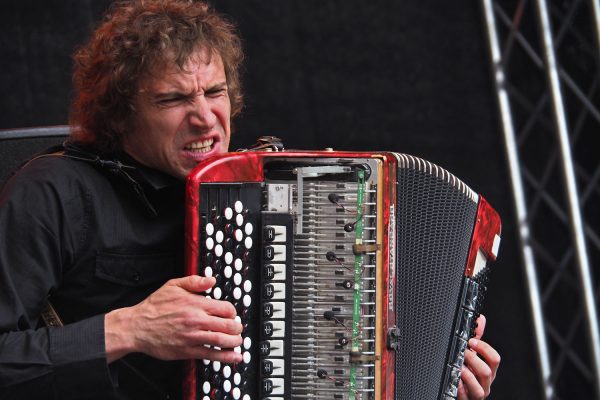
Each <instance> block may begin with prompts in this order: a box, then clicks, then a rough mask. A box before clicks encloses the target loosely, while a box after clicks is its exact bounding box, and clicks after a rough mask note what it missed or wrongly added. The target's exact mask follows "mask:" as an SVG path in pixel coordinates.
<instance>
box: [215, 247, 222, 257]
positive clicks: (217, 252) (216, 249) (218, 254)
mask: <svg viewBox="0 0 600 400" xmlns="http://www.w3.org/2000/svg"><path fill="white" fill-rule="evenodd" d="M222 255H223V246H221V245H220V244H218V245H216V246H215V256H217V257H221V256H222Z"/></svg>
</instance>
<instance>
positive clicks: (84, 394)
mask: <svg viewBox="0 0 600 400" xmlns="http://www.w3.org/2000/svg"><path fill="white" fill-rule="evenodd" d="M65 155H66V156H68V157H65ZM91 158H92V157H90V156H88V155H87V154H84V153H80V152H78V151H74V152H73V151H67V152H66V153H65V154H64V155H61V154H49V155H45V156H42V157H40V158H37V159H34V160H33V161H32V162H30V163H29V164H27V165H26V166H25V167H24V168H22V169H21V170H20V171H19V172H18V173H17V174H16V175H15V176H13V177H12V178H11V179H10V180H9V181H8V182H7V183H6V185H5V186H4V188H3V190H2V192H1V193H0V232H1V234H0V398H2V399H7V398H15V399H25V398H27V399H35V398H43V399H51V398H56V399H71V398H73V399H87V398H89V399H92V398H98V399H109V398H131V399H135V398H140V399H153V398H156V399H160V398H169V397H170V398H175V397H176V396H177V394H176V392H177V391H178V389H179V386H180V382H179V379H180V378H179V363H168V362H162V361H158V360H155V359H151V358H150V357H147V356H145V355H141V354H133V355H130V356H128V357H125V360H124V362H123V361H121V362H116V363H112V364H111V365H110V367H109V366H107V363H106V354H105V343H104V314H105V313H107V312H108V311H110V310H113V309H115V308H120V307H125V306H131V305H133V304H136V303H138V302H140V301H141V300H142V299H144V298H145V297H147V296H148V295H149V294H150V293H152V292H153V291H155V290H156V289H157V288H158V287H160V286H161V285H162V284H163V283H164V282H165V281H166V280H168V279H170V278H172V277H176V276H181V275H182V271H183V259H182V254H183V221H184V209H185V207H184V183H183V182H182V181H177V180H175V179H174V178H171V177H169V176H167V175H165V174H162V173H160V172H158V171H154V170H151V169H149V168H145V167H143V166H140V165H138V164H136V163H135V162H134V161H133V160H132V159H131V158H129V157H127V156H121V157H120V162H119V163H112V162H102V161H98V160H96V162H92V161H90V160H91ZM121 162H122V164H121ZM48 297H49V298H50V301H51V303H52V304H53V305H54V307H55V308H56V310H57V311H58V313H59V315H60V317H61V318H62V320H63V322H64V324H65V326H63V327H51V328H48V327H45V326H43V324H41V323H40V312H41V310H42V309H43V307H44V306H45V304H46V302H47V300H48ZM123 393H126V394H127V397H122V394H123Z"/></svg>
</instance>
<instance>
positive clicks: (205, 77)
mask: <svg viewBox="0 0 600 400" xmlns="http://www.w3.org/2000/svg"><path fill="white" fill-rule="evenodd" d="M241 60H242V52H241V47H240V41H239V39H238V38H237V36H236V35H235V34H234V33H233V28H232V26H231V25H230V24H228V23H227V22H225V21H224V20H223V19H222V18H220V17H219V16H217V15H216V14H215V13H214V12H212V11H211V10H210V9H208V7H207V6H206V5H204V4H202V3H200V2H189V1H183V0H155V1H151V0H146V1H142V0H139V1H131V2H123V3H118V4H117V6H116V7H115V8H114V10H113V11H112V13H111V14H110V15H109V16H108V17H107V18H106V20H105V22H104V23H103V24H102V25H101V26H100V27H99V28H98V29H97V30H96V32H95V33H94V35H93V36H92V38H91V40H90V42H89V43H88V44H87V45H86V46H84V47H83V48H81V49H80V50H79V51H78V52H77V53H76V55H75V72H74V83H75V89H76V91H77V97H76V99H75V101H74V103H73V107H72V121H71V122H72V125H73V126H75V127H77V128H74V129H73V132H72V134H71V137H70V139H69V142H68V144H67V145H66V147H65V148H64V149H58V151H56V152H49V153H48V154H44V155H41V156H39V157H37V158H35V159H34V160H32V161H31V162H29V163H28V164H27V165H26V166H25V167H24V168H22V169H21V170H20V171H19V172H18V173H17V174H16V175H15V176H14V177H13V178H12V179H11V180H10V181H9V182H8V183H7V184H6V186H5V188H4V190H3V191H2V193H1V194H0V227H1V228H0V229H3V230H4V236H3V240H2V243H0V286H1V291H0V300H1V302H0V397H2V398H3V399H4V398H17V399H25V398H27V399H34V398H43V399H50V398H57V399H71V398H73V399H85V398H90V399H91V398H98V399H110V398H129V399H137V398H139V399H167V398H177V397H178V396H180V392H179V388H180V386H181V382H180V380H181V371H180V364H179V363H178V362H175V360H184V359H212V360H219V361H223V362H231V363H235V362H240V361H241V357H240V354H238V353H236V352H235V351H232V350H227V349H232V348H235V347H236V346H239V345H240V343H241V336H240V333H241V331H242V325H241V324H240V323H239V322H238V321H237V320H236V315H235V309H234V308H233V306H232V305H231V304H229V303H227V302H222V301H217V300H214V299H209V298H206V297H204V296H202V295H201V293H202V292H204V291H205V290H207V289H209V288H210V287H212V286H213V285H214V283H215V281H214V279H212V278H201V277H197V276H192V277H184V278H174V277H176V276H181V275H182V246H183V217H184V210H183V205H184V191H183V178H185V176H186V175H187V174H188V173H189V172H190V171H191V170H192V168H193V167H194V166H195V165H196V164H197V163H198V162H199V161H201V160H203V159H205V158H206V157H210V156H212V155H215V154H220V153H223V152H226V151H227V150H228V146H229V139H230V133H231V118H232V117H234V116H235V115H236V114H237V113H238V112H239V111H240V109H241V106H242V95H241V91H240V83H239V74H238V67H239V65H240V63H241ZM9 232H10V233H9ZM48 300H49V301H50V302H51V303H52V304H53V305H54V307H55V308H56V310H57V312H58V314H59V316H60V317H61V318H62V322H63V323H64V326H61V327H51V328H49V327H45V326H43V324H42V323H41V322H40V321H41V319H40V314H41V312H42V310H43V309H44V308H45V305H46V304H47V302H48ZM483 325H484V324H481V326H480V328H479V332H478V336H480V335H481V334H482V333H483V332H482V331H483ZM471 345H472V348H473V351H469V354H467V357H466V365H467V367H468V368H466V369H465V372H464V374H463V385H462V386H461V398H464V399H467V398H469V399H477V398H483V397H484V396H486V395H487V394H488V393H489V387H490V385H491V382H492V380H493V379H494V376H495V373H496V369H497V367H498V362H499V358H498V357H497V353H496V352H495V351H494V350H493V349H492V348H491V347H490V346H489V345H487V344H485V343H484V342H483V341H479V340H478V341H477V343H475V342H473V343H471ZM475 351H476V352H477V353H478V354H480V355H481V356H482V357H483V359H484V360H485V361H483V360H482V359H480V358H479V357H478V356H477V354H476V353H475Z"/></svg>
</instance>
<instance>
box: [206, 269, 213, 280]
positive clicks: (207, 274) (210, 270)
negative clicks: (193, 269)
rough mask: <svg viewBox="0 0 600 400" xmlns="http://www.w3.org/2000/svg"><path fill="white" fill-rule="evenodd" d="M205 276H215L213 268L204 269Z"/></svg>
mask: <svg viewBox="0 0 600 400" xmlns="http://www.w3.org/2000/svg"><path fill="white" fill-rule="evenodd" d="M204 276H206V277H207V278H210V277H211V276H213V270H212V268H211V267H206V268H204Z"/></svg>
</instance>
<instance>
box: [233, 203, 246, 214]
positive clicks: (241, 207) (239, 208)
mask: <svg viewBox="0 0 600 400" xmlns="http://www.w3.org/2000/svg"><path fill="white" fill-rule="evenodd" d="M233 208H234V209H235V212H236V213H238V214H239V213H241V212H242V211H244V205H243V204H242V202H241V201H239V200H238V201H236V202H235V203H234V204H233Z"/></svg>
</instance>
